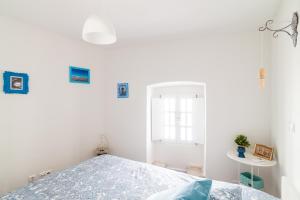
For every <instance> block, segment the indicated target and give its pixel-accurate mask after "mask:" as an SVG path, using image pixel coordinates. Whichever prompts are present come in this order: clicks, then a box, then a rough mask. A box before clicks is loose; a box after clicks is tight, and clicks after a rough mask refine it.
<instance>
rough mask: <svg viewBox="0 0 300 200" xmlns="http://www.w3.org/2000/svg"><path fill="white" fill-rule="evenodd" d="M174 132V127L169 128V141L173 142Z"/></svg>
mask: <svg viewBox="0 0 300 200" xmlns="http://www.w3.org/2000/svg"><path fill="white" fill-rule="evenodd" d="M175 131H176V130H175V126H172V127H170V139H172V140H175V135H176V132H175Z"/></svg>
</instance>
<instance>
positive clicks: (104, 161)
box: [1, 155, 277, 200]
mask: <svg viewBox="0 0 300 200" xmlns="http://www.w3.org/2000/svg"><path fill="white" fill-rule="evenodd" d="M196 179H199V178H196V177H193V176H190V175H188V174H185V173H180V172H176V171H173V170H169V169H165V168H161V167H157V166H153V165H150V164H146V163H141V162H136V161H132V160H128V159H124V158H120V157H117V156H112V155H102V156H98V157H95V158H92V159H90V160H87V161H84V162H82V163H80V164H79V165H77V166H74V167H71V168H69V169H65V170H63V171H60V172H54V173H52V174H50V175H48V176H46V177H44V178H42V179H39V180H37V181H35V182H33V183H31V184H29V185H27V186H26V187H23V188H20V189H18V190H16V191H14V192H12V193H9V194H7V195H5V196H3V197H2V198H1V200H19V199H24V200H47V199H51V200H81V199H82V200H88V199H91V200H102V199H103V200H117V199H118V200H119V199H120V200H127V199H128V200H146V199H147V198H148V197H149V196H151V195H152V194H155V193H157V192H160V191H164V190H167V189H170V188H174V187H177V186H180V185H182V184H186V183H189V182H192V181H194V180H196ZM210 199H211V200H221V199H222V200H226V199H228V200H229V199H230V200H241V199H243V200H277V198H275V197H272V196H270V195H268V194H266V193H264V192H261V191H258V190H255V189H252V188H249V187H245V186H241V185H235V184H230V183H225V182H219V181H213V183H212V188H211V192H210Z"/></svg>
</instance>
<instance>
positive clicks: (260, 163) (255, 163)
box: [227, 150, 277, 187]
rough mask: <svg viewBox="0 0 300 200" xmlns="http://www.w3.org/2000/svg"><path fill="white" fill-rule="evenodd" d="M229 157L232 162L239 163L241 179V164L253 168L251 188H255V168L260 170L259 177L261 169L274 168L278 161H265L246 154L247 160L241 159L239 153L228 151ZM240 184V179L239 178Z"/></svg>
mask: <svg viewBox="0 0 300 200" xmlns="http://www.w3.org/2000/svg"><path fill="white" fill-rule="evenodd" d="M227 157H228V158H230V159H231V160H233V161H235V162H237V163H238V177H240V166H241V164H244V165H248V166H250V167H251V187H253V175H254V167H257V169H258V176H259V167H273V166H275V165H276V164H277V162H276V160H265V159H262V158H259V157H257V156H254V155H252V154H250V153H245V158H240V157H238V155H237V151H233V150H232V151H228V152H227ZM239 183H240V178H239Z"/></svg>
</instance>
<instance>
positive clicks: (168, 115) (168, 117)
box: [165, 112, 170, 125]
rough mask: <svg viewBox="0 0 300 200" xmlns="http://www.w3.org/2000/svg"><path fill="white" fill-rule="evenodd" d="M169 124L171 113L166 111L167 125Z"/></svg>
mask: <svg viewBox="0 0 300 200" xmlns="http://www.w3.org/2000/svg"><path fill="white" fill-rule="evenodd" d="M169 124H170V113H169V112H165V125H169Z"/></svg>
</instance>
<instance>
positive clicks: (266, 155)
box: [253, 144, 274, 160]
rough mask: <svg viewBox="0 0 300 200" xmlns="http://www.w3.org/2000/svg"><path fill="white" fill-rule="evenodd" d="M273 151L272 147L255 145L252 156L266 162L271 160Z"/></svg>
mask: <svg viewBox="0 0 300 200" xmlns="http://www.w3.org/2000/svg"><path fill="white" fill-rule="evenodd" d="M273 151H274V149H273V148H272V147H268V146H265V145H262V144H255V148H254V153H253V155H255V156H257V157H260V158H263V159H266V160H273Z"/></svg>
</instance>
